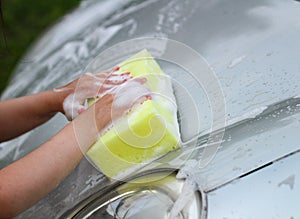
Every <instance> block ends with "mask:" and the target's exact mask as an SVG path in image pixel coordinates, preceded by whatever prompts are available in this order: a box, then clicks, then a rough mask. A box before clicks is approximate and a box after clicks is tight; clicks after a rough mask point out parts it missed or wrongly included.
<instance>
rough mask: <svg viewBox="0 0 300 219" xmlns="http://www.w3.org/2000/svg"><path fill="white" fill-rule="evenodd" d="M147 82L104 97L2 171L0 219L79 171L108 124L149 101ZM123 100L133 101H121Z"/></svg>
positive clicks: (11, 214)
mask: <svg viewBox="0 0 300 219" xmlns="http://www.w3.org/2000/svg"><path fill="white" fill-rule="evenodd" d="M145 82H146V80H144V79H134V80H133V81H132V82H128V83H127V85H126V84H125V85H126V86H120V87H121V89H119V90H117V91H116V92H111V94H106V95H104V96H103V97H102V98H100V99H99V100H98V101H97V102H96V103H95V104H94V105H93V106H91V107H90V108H89V109H88V110H86V111H84V112H83V113H82V114H80V115H79V116H78V117H76V119H74V120H73V121H72V122H71V123H69V124H68V125H67V126H66V127H65V128H63V129H62V130H61V131H60V132H59V133H58V134H56V135H55V136H54V137H53V138H51V139H50V140H49V141H47V142H46V143H44V144H43V145H41V146H40V147H39V148H38V149H36V150H34V151H33V152H31V153H30V154H28V155H26V156H25V157H23V158H22V159H20V160H18V161H16V162H14V163H12V164H10V165H9V166H7V167H5V168H3V169H1V170H0V206H1V208H0V218H10V217H13V216H16V215H17V214H19V213H21V212H22V211H24V210H26V209H27V208H28V207H30V206H32V205H33V204H34V203H36V202H37V201H38V200H40V199H41V198H43V197H44V196H45V195H46V194H48V193H49V192H50V191H52V190H53V189H54V188H55V187H56V186H57V185H58V184H59V183H60V182H61V181H62V180H63V179H64V178H65V177H66V176H67V175H68V174H69V173H70V172H71V171H72V170H73V169H74V168H75V167H76V165H77V164H78V163H79V162H80V160H81V159H82V157H83V155H84V153H86V151H87V150H88V149H89V147H90V146H91V145H92V144H93V143H94V142H95V141H96V140H97V139H98V134H99V133H100V132H101V130H102V129H103V128H104V127H105V126H106V125H107V124H109V123H110V122H111V121H112V120H114V119H118V118H119V117H121V116H122V115H123V114H124V112H127V111H128V110H129V109H130V108H131V107H132V106H133V102H135V103H136V102H142V101H144V100H145V99H147V96H149V92H148V90H147V89H146V88H145V87H143V86H142V85H141V84H143V83H145ZM133 90H135V91H140V92H139V94H137V93H136V92H133ZM123 97H126V100H132V101H122V100H121V99H123ZM115 102H116V104H115Z"/></svg>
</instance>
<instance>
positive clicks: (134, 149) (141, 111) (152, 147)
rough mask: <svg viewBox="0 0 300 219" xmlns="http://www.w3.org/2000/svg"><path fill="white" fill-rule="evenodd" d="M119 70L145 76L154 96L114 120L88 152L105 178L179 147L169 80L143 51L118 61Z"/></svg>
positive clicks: (122, 172)
mask: <svg viewBox="0 0 300 219" xmlns="http://www.w3.org/2000/svg"><path fill="white" fill-rule="evenodd" d="M119 71H120V72H121V73H122V72H130V74H131V75H132V76H133V77H146V78H147V82H146V84H145V86H147V87H148V88H149V89H150V90H151V91H152V92H154V96H153V98H152V99H151V100H146V101H145V102H143V103H142V104H140V105H137V106H136V107H134V108H133V110H132V111H131V112H130V113H129V114H128V115H126V116H124V117H123V118H121V119H120V120H119V121H117V122H116V123H114V125H113V127H111V128H110V129H109V130H108V131H107V132H106V133H105V134H103V135H102V136H101V138H100V139H99V140H98V141H97V142H96V143H95V144H94V145H93V146H92V147H91V148H90V150H89V151H88V152H87V155H88V157H89V158H90V159H91V160H92V162H93V163H94V164H95V165H96V166H97V167H98V168H99V169H100V170H101V171H102V172H103V173H104V174H105V175H106V176H108V177H110V178H112V177H120V176H122V175H126V173H128V174H129V173H130V172H132V171H133V170H134V169H136V168H135V167H139V166H141V165H143V164H144V163H147V162H149V161H151V160H153V159H155V158H157V157H159V156H161V155H164V154H166V153H167V152H169V151H171V150H174V149H175V148H177V147H178V146H179V138H180V135H179V127H178V122H177V108H176V103H175V98H174V95H173V90H172V84H171V79H170V77H169V76H167V75H166V74H164V73H163V71H162V70H161V68H160V67H159V65H158V64H157V62H156V61H155V60H154V59H153V57H152V56H151V55H150V54H149V53H148V52H147V51H146V50H143V51H141V52H139V53H137V54H136V55H134V56H132V57H131V58H129V59H127V60H126V61H125V62H123V63H121V64H120V70H119Z"/></svg>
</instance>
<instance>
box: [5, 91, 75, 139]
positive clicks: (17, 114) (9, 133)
mask: <svg viewBox="0 0 300 219" xmlns="http://www.w3.org/2000/svg"><path fill="white" fill-rule="evenodd" d="M69 92H70V91H66V92H60V93H58V92H54V91H52V90H50V91H45V92H42V93H38V94H33V95H30V96H25V97H20V98H16V99H12V100H7V101H2V102H0V124H2V125H1V126H0V133H1V135H0V142H2V141H6V140H9V139H11V138H14V137H17V136H19V135H21V134H23V133H25V132H27V131H29V130H31V129H33V128H35V127H36V126H39V125H40V124H42V123H44V122H46V121H48V120H49V119H50V118H52V117H53V116H54V115H55V114H56V113H57V112H63V108H62V102H63V100H64V98H65V97H66V96H67V95H68V94H69ZM3 124H5V125H3Z"/></svg>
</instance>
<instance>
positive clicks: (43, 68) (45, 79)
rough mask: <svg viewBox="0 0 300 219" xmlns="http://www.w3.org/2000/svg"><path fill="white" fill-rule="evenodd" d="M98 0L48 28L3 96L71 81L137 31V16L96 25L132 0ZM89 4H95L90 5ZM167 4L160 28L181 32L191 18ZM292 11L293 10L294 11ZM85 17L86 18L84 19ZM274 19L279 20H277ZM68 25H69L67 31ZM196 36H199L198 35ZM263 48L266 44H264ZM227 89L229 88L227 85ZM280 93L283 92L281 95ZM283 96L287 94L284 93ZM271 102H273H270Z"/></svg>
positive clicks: (9, 152) (13, 151) (12, 147)
mask: <svg viewBox="0 0 300 219" xmlns="http://www.w3.org/2000/svg"><path fill="white" fill-rule="evenodd" d="M95 2H96V1H93V2H92V1H84V2H83V3H82V4H81V6H80V10H77V11H75V13H73V14H71V15H69V16H68V17H67V19H65V21H64V22H62V24H59V25H57V28H56V29H55V30H53V31H52V32H51V31H50V32H49V34H48V36H47V38H44V39H43V41H40V43H39V45H38V46H37V47H36V48H35V49H34V50H35V51H34V53H35V54H38V55H36V57H39V58H38V59H37V61H35V60H33V64H32V65H28V66H26V63H21V67H19V68H18V69H17V72H18V74H17V76H16V77H15V79H14V80H13V83H11V86H10V87H9V88H8V89H7V90H6V92H5V93H4V94H3V95H2V98H4V99H5V98H11V97H14V96H18V95H22V94H26V93H32V92H38V91H41V90H44V89H49V88H53V87H56V86H59V85H62V84H64V83H65V82H67V81H70V80H71V79H74V78H75V77H77V76H79V75H80V74H81V73H82V71H81V68H82V66H83V64H84V65H85V63H88V62H89V61H91V60H92V59H93V58H94V57H95V56H96V55H95V54H98V53H99V52H100V51H101V48H103V45H105V43H107V42H109V41H110V40H111V39H112V38H114V37H115V36H116V35H117V34H118V33H119V32H120V31H122V30H124V29H126V28H128V29H130V31H132V32H133V33H134V32H135V30H134V29H132V28H131V24H134V23H135V24H139V22H138V21H137V20H135V17H133V18H132V19H131V20H132V22H130V23H129V22H123V23H122V22H119V21H118V22H116V23H114V22H112V21H111V19H109V20H108V21H106V23H105V24H106V25H100V27H95V26H96V25H94V24H95V23H96V22H98V21H99V19H103V18H105V17H106V16H107V15H109V14H110V13H111V12H113V11H116V8H121V7H122V5H126V4H128V2H131V1H124V0H116V1H113V2H112V1H110V5H109V4H102V1H101V3H99V2H100V1H99V2H97V3H95ZM148 2H151V3H152V2H153V1H147V4H148ZM176 2H180V1H176ZM190 2H192V1H188V3H190ZM192 3H193V2H192ZM200 3H201V1H199V2H197V3H196V4H197V5H199V4H200ZM202 3H203V2H202ZM145 4H146V3H145ZM90 5H91V6H92V7H89V6H90ZM135 8H138V7H136V6H133V7H130V8H129V9H130V10H131V11H134V10H137V9H135ZM165 8H166V9H169V11H168V12H169V13H170V12H172V13H174V10H173V8H172V7H170V5H167V6H166V7H162V8H161V12H160V13H159V16H164V17H163V18H162V19H161V20H160V21H161V22H160V21H159V24H158V25H160V26H161V28H159V30H158V31H161V34H162V33H163V32H164V30H165V29H167V30H174V32H176V31H178V30H177V28H179V32H180V29H181V28H182V27H183V26H184V25H183V24H185V23H184V22H185V20H188V19H185V16H184V14H186V13H181V12H180V8H179V9H178V10H179V11H178V13H177V11H176V10H177V9H176V10H175V13H177V14H176V16H173V17H170V19H168V20H167V18H168V17H169V16H165V15H166V14H167V13H166V12H165V11H164V9H165ZM192 8H196V7H192ZM92 9H98V10H92ZM183 9H184V10H185V8H184V7H183ZM265 9H268V8H267V7H261V10H265ZM187 11H188V12H189V13H188V14H190V15H192V13H190V9H189V8H188V9H187ZM280 11H285V10H282V9H280ZM267 12H268V11H267ZM124 13H125V14H126V13H127V12H126V10H125V11H124V12H123V11H119V13H117V15H115V16H116V17H117V16H118V17H122V16H123V15H124ZM292 14H293V13H291V15H292ZM81 15H82V16H81ZM264 16H266V13H265V14H264ZM82 17H83V18H84V19H82ZM99 17H100V18H99ZM277 17H280V16H277ZM287 17H289V16H287ZM290 17H292V16H290ZM113 18H114V17H113ZM174 18H175V19H176V20H177V21H179V22H175V23H174V22H173V19H174ZM114 19H116V20H117V18H114ZM112 20H113V19H112ZM271 20H272V19H271ZM166 21H168V23H166ZM162 22H165V23H164V24H163V25H161V23H162ZM180 22H183V23H180ZM176 23H179V25H180V27H176ZM274 23H276V22H275V21H274ZM91 24H93V25H91ZM173 25H174V26H173ZM135 26H136V25H135ZM140 26H142V25H139V26H138V27H140ZM91 27H92V28H91ZM66 28H67V31H64V30H65V29H66ZM270 29H272V28H270ZM82 30H86V31H84V32H82ZM137 30H139V28H137ZM55 31H56V33H58V32H60V33H63V34H55V35H54V34H53V33H55ZM125 31H126V30H125ZM125 31H124V32H125ZM76 32H77V33H76ZM81 32H82V33H81ZM133 33H131V34H133ZM72 34H73V35H74V36H75V35H76V36H79V37H81V36H84V37H82V39H83V40H78V39H79V38H78V37H77V38H76V39H75V38H74V39H73V38H72V37H73V36H72ZM131 36H132V35H131ZM195 36H197V35H195ZM197 37H198V36H197ZM222 40H223V38H222ZM225 40H226V39H225ZM45 42H47V43H45ZM192 44H193V42H192V43H191V45H192ZM225 44H226V42H225ZM227 44H228V48H230V46H232V45H231V44H230V43H227ZM63 45H65V46H63ZM57 48H59V49H57ZM262 48H264V47H262ZM286 48H288V47H286ZM262 50H263V49H262ZM37 51H39V52H37ZM278 51H280V50H278ZM209 52H210V51H209V49H208V54H209ZM290 52H291V51H289V54H291V53H290ZM49 54H50V55H49ZM241 54H244V53H241ZM278 54H280V53H278ZM282 54H283V53H282ZM287 54H288V53H287ZM210 55H211V56H213V55H214V54H210ZM285 56H286V54H285ZM291 56H292V55H290V56H289V57H291ZM247 57H248V54H247ZM295 57H296V56H295ZM213 59H214V58H213V57H212V60H213ZM27 61H28V60H27ZM29 61H32V60H31V59H29ZM217 61H218V60H217ZM244 61H247V59H246V58H245V60H243V62H244ZM278 63H279V62H278ZM241 65H242V63H241ZM24 66H25V68H23V67H24ZM111 66H114V65H109V66H107V68H108V67H111ZM237 66H239V65H237ZM291 66H292V65H291ZM235 67H236V66H234V68H235ZM243 67H244V66H243ZM287 71H290V72H289V76H293V74H292V73H291V72H292V70H291V69H290V70H287ZM49 72H56V74H50V73H49ZM232 72H234V71H232ZM46 73H49V74H46ZM229 73H230V72H229ZM240 73H241V72H240ZM24 75H26V80H24V79H25V78H24ZM222 75H223V72H222ZM218 76H221V75H218ZM242 76H243V75H242V74H241V75H240V77H242ZM229 77H231V76H230V75H229ZM251 77H252V78H254V79H255V77H256V76H255V74H254V73H253V74H252V76H251ZM234 78H235V77H234ZM236 78H237V80H239V77H238V76H236ZM287 78H289V77H287ZM258 79H259V80H258V81H267V79H268V78H258ZM296 79H297V78H296ZM270 81H271V82H276V80H271V79H270ZM283 81H284V82H288V79H287V80H283ZM291 81H292V80H291ZM293 81H296V80H293ZM283 84H285V83H283ZM257 85H259V83H257V82H255V83H254V85H253V86H257ZM253 86H252V91H254V90H255V89H257V88H256V87H254V88H253ZM273 87H275V88H276V86H273ZM225 89H227V88H225ZM241 89H243V88H242V87H239V86H238V85H237V83H235V84H233V85H232V90H234V91H235V92H236V93H237V94H238V95H240V96H241V98H240V99H245V100H247V98H248V97H249V96H251V95H246V93H247V92H248V91H247V92H244V93H243V92H241ZM227 91H230V89H227ZM252 91H251V92H252ZM290 91H291V92H289V93H290V94H291V95H292V94H294V93H293V89H290ZM251 92H248V93H249V94H251ZM278 96H280V95H278ZM227 98H228V97H227ZM282 98H288V96H287V95H285V96H283V97H282ZM232 99H233V100H234V101H236V100H238V98H237V97H236V96H233V97H232ZM182 100H183V99H181V101H182ZM227 104H228V105H227V106H229V113H231V116H232V117H233V119H235V121H234V122H237V123H238V122H240V121H241V120H244V119H247V117H248V110H247V111H242V114H239V116H240V117H239V118H236V117H235V115H233V114H234V113H235V112H237V111H238V110H240V109H239V107H238V105H237V104H236V105H235V104H232V105H231V106H230V102H229V101H228V103H227ZM242 104H244V103H243V102H242ZM268 104H269V105H271V104H270V103H268ZM245 105H246V106H248V105H250V106H251V102H249V103H245ZM232 106H233V107H235V108H236V109H237V110H236V111H235V110H234V109H233V107H232ZM230 107H231V108H230ZM265 107H266V105H264V103H261V104H259V106H258V107H257V108H258V109H259V110H258V111H261V109H264V108H265ZM271 108H272V106H270V107H269V109H271ZM250 110H254V111H255V109H250ZM255 113H256V112H255ZM257 113H259V112H257ZM204 114H205V113H204ZM253 116H255V114H252V113H251V115H250V117H253ZM58 127H59V126H57V128H58ZM205 132H206V133H208V132H209V129H206V131H205ZM202 134H203V133H202V132H201V135H202ZM29 137H30V134H27V135H26V136H22V137H21V138H19V139H18V140H15V141H14V142H11V143H7V144H6V143H5V144H2V145H1V146H0V149H1V155H2V157H13V160H15V159H18V158H19V157H20V156H22V155H24V154H22V151H23V149H22V145H23V144H24V142H25V141H26V139H27V138H29ZM187 140H188V139H187ZM199 147H200V146H199ZM195 149H196V148H195ZM8 160H9V159H8ZM1 162H2V163H3V160H1ZM7 162H11V161H5V160H4V165H5V164H6V163H7ZM2 166H3V164H2Z"/></svg>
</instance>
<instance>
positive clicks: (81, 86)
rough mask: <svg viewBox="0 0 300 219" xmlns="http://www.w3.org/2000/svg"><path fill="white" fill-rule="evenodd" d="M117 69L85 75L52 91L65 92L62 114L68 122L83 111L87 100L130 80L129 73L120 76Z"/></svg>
mask: <svg viewBox="0 0 300 219" xmlns="http://www.w3.org/2000/svg"><path fill="white" fill-rule="evenodd" d="M118 70H119V68H118V67H116V68H113V69H112V70H109V71H105V72H98V73H94V74H92V73H86V74H83V75H82V76H80V77H79V78H78V79H76V80H74V81H72V82H71V83H69V84H67V85H65V86H63V87H60V88H57V89H54V91H56V92H67V93H68V96H67V97H66V98H64V100H63V110H64V114H65V115H66V117H67V118H68V119H69V120H72V119H74V118H75V117H76V116H77V115H78V114H80V113H82V112H83V111H84V110H85V107H84V103H85V100H86V99H88V98H96V97H101V96H103V95H104V94H105V93H107V92H108V91H110V90H111V89H113V88H114V87H116V86H117V85H120V84H122V83H124V82H126V81H127V80H129V79H131V76H130V73H129V72H125V73H122V74H120V73H119V72H118Z"/></svg>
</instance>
